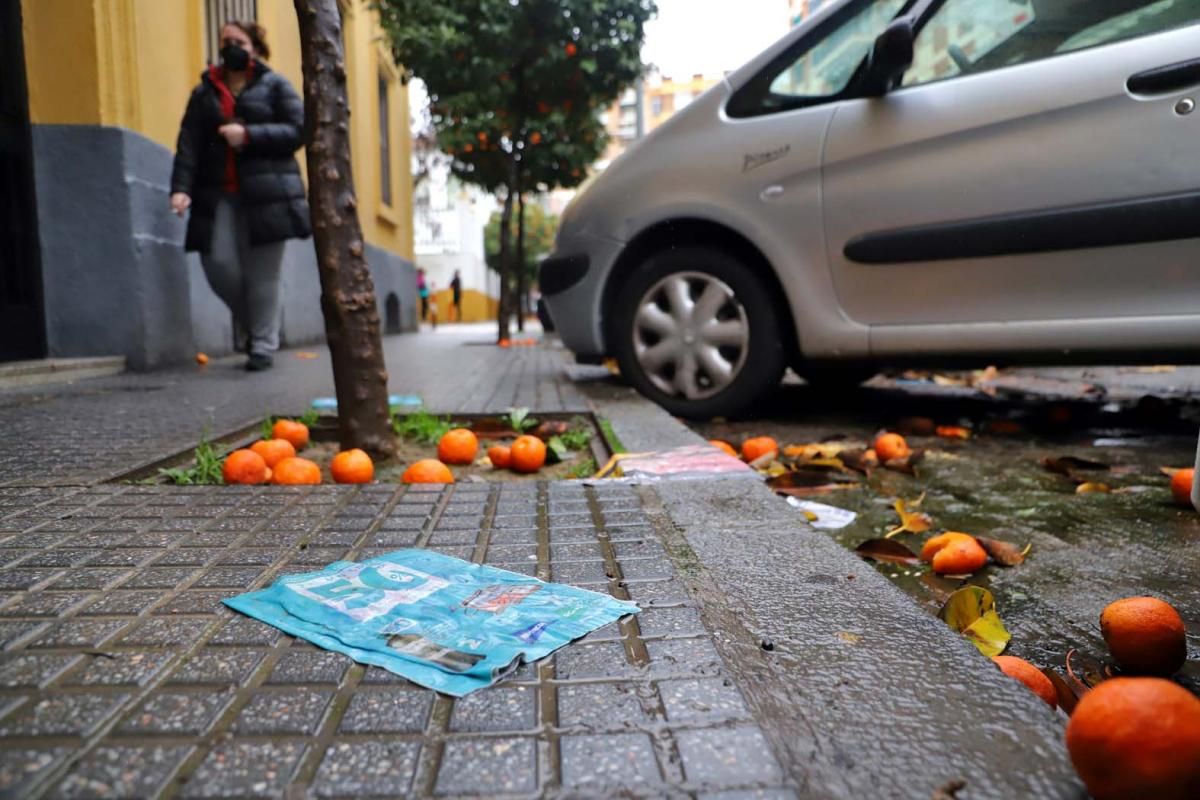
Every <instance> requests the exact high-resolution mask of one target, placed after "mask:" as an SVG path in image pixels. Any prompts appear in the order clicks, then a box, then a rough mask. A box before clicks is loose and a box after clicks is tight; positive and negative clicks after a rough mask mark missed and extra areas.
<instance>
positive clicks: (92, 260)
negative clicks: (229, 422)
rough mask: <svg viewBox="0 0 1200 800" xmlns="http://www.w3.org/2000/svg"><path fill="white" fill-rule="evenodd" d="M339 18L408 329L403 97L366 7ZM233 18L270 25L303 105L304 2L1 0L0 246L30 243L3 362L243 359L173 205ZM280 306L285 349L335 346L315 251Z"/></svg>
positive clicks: (393, 283) (373, 257)
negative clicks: (192, 104) (193, 107)
mask: <svg viewBox="0 0 1200 800" xmlns="http://www.w3.org/2000/svg"><path fill="white" fill-rule="evenodd" d="M342 6H343V20H344V31H343V34H344V43H345V47H346V69H347V75H348V90H349V94H350V105H351V109H352V111H353V114H352V116H351V131H350V138H351V150H352V156H353V169H354V181H355V187H356V191H357V194H358V199H359V204H358V213H359V217H360V220H361V223H362V227H363V232H364V235H365V238H366V240H367V243H368V260H369V262H370V264H371V269H372V274H373V276H374V279H375V286H376V293H377V297H378V300H379V304H380V310H381V318H383V319H385V326H386V328H387V329H388V330H390V331H396V332H398V331H400V330H404V329H411V328H413V327H414V326H415V308H416V302H415V277H414V268H413V266H412V257H413V238H412V237H413V233H412V204H411V196H412V187H411V175H410V174H409V170H408V168H407V167H408V163H409V149H410V143H409V135H408V96H407V91H406V89H405V87H404V86H403V85H401V83H400V81H399V72H398V70H397V69H396V68H395V66H394V64H393V63H392V61H391V59H390V56H389V54H388V53H387V51H386V49H385V48H384V47H383V46H382V44H381V42H380V35H381V31H380V29H379V26H378V23H377V20H376V18H375V16H374V13H373V12H372V11H370V9H369V3H368V1H367V0H347V1H346V2H343V3H342ZM227 19H254V20H257V21H258V22H259V23H260V24H261V25H263V26H264V27H265V28H266V29H267V34H268V35H267V39H268V42H269V44H270V45H271V49H272V57H271V59H270V61H269V63H270V65H271V67H272V68H273V69H274V70H276V71H277V72H279V73H281V74H282V75H284V76H285V77H286V78H287V79H288V80H289V81H290V82H291V83H292V84H293V85H294V86H295V87H296V90H297V91H298V92H302V76H301V70H300V43H299V33H298V27H297V22H296V12H295V9H294V6H293V4H292V0H169V2H164V0H0V54H2V55H0V60H2V61H3V63H2V64H0V66H2V67H3V71H2V72H0V134H4V135H0V141H2V142H4V144H0V183H3V186H0V192H2V193H3V196H2V197H0V231H4V232H5V233H6V234H8V233H10V232H14V234H13V235H14V240H17V239H19V244H18V246H17V247H16V248H15V252H14V251H13V249H10V248H7V247H6V248H4V252H3V253H0V318H4V319H5V320H6V322H5V323H3V324H0V359H7V360H12V359H36V358H42V357H46V356H51V357H71V356H93V355H123V356H125V357H126V359H127V362H128V364H129V365H130V366H131V367H133V368H135V369H148V368H153V367H157V366H160V365H165V364H170V363H174V362H179V361H182V360H184V359H189V358H191V357H192V356H193V355H194V354H195V353H196V352H197V351H198V350H203V351H206V352H209V353H213V354H220V353H227V352H229V351H230V350H231V349H232V331H231V324H230V319H229V314H228V312H227V310H226V309H225V307H224V305H223V304H221V303H220V301H219V300H218V299H217V298H216V296H215V295H214V294H213V293H212V291H211V290H210V289H209V287H208V284H207V282H206V280H205V278H204V275H203V271H202V269H201V266H200V262H199V258H198V257H197V256H196V255H195V254H186V255H185V254H184V252H183V247H182V243H183V234H184V229H185V225H184V222H183V221H182V220H180V219H178V218H176V217H175V216H174V215H173V214H171V213H170V211H169V207H168V196H169V185H168V184H169V180H170V174H171V166H172V160H173V152H174V147H175V140H176V137H177V135H178V129H179V123H180V120H181V118H182V116H183V111H184V108H185V106H186V103H187V99H188V96H189V94H190V92H191V90H192V88H193V87H194V86H195V84H196V82H197V81H198V80H199V77H200V73H201V71H202V70H203V69H204V67H205V66H206V64H208V63H210V62H211V61H212V60H215V59H216V54H215V50H216V49H217V47H218V46H219V44H218V41H217V39H218V36H219V31H220V27H221V25H222V24H223V22H224V21H225V20H227ZM297 158H298V159H299V161H300V164H301V168H302V169H303V168H304V155H303V151H301V152H300V153H298V154H297ZM18 234H19V235H18ZM283 297H284V302H283V331H282V333H283V340H284V343H285V344H286V345H296V344H301V343H310V342H315V341H320V340H322V339H323V337H324V322H323V318H322V315H321V310H320V302H319V300H320V286H319V281H318V273H317V269H316V263H315V256H314V253H313V246H312V241H311V239H309V240H293V241H290V242H288V245H287V249H286V255H285V263H284V274H283Z"/></svg>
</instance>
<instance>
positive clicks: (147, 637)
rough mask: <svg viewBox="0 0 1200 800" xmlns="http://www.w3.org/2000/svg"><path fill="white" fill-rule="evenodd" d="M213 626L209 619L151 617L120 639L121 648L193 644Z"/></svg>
mask: <svg viewBox="0 0 1200 800" xmlns="http://www.w3.org/2000/svg"><path fill="white" fill-rule="evenodd" d="M212 625H213V620H211V619H180V618H177V617H152V618H150V619H147V620H143V621H141V622H139V623H138V624H137V625H136V626H135V627H134V628H133V629H132V630H130V631H129V632H128V633H126V634H125V635H124V636H122V637H121V639H120V644H121V646H123V647H155V646H166V645H181V644H188V643H191V642H195V641H197V640H198V639H200V637H201V636H202V635H203V634H204V632H205V631H206V630H208V629H209V628H210V627H211V626H212Z"/></svg>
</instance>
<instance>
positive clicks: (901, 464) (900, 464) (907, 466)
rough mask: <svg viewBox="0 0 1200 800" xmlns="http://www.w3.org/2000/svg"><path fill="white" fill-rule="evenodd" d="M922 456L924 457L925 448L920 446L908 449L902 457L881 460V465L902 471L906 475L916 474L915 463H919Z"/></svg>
mask: <svg viewBox="0 0 1200 800" xmlns="http://www.w3.org/2000/svg"><path fill="white" fill-rule="evenodd" d="M923 458H925V450H924V449H922V448H917V449H915V450H912V451H910V452H909V454H908V455H906V456H904V457H903V458H893V459H891V460H889V461H885V462H883V465H884V466H885V467H887V468H888V469H892V470H895V471H896V472H904V473H907V474H908V475H916V474H917V464H919V463H920V462H921V459H923Z"/></svg>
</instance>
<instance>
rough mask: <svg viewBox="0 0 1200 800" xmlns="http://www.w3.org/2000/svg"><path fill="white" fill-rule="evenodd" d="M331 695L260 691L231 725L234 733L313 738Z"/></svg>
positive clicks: (306, 691) (329, 692)
mask: <svg viewBox="0 0 1200 800" xmlns="http://www.w3.org/2000/svg"><path fill="white" fill-rule="evenodd" d="M332 699H333V691H332V690H327V691H320V690H316V689H310V688H307V687H306V688H299V689H280V690H272V691H259V692H256V693H255V694H254V696H253V697H252V698H251V700H250V702H249V703H247V704H246V707H245V708H243V709H242V712H241V713H240V714H239V715H238V718H237V720H236V721H234V723H233V730H234V732H236V733H271V734H310V735H311V734H314V733H316V732H317V726H318V725H320V723H321V718H322V717H323V716H324V715H325V707H326V706H328V705H329V701H330V700H332Z"/></svg>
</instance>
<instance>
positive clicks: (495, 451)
mask: <svg viewBox="0 0 1200 800" xmlns="http://www.w3.org/2000/svg"><path fill="white" fill-rule="evenodd" d="M487 454H488V460H489V461H491V462H492V466H493V467H495V468H496V469H508V468H509V467H510V466H512V450H510V449H509V448H507V447H505V446H504V445H502V444H494V445H492V446H491V447H489V448H488V451H487Z"/></svg>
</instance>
